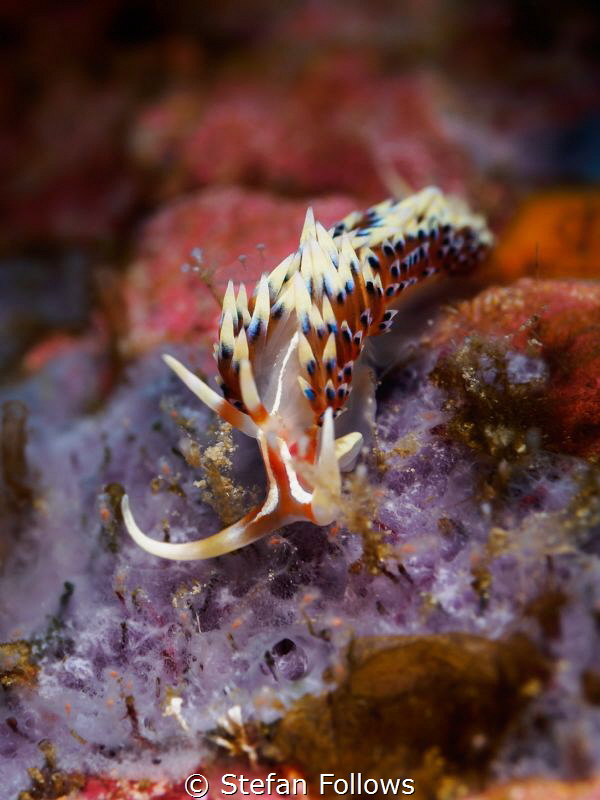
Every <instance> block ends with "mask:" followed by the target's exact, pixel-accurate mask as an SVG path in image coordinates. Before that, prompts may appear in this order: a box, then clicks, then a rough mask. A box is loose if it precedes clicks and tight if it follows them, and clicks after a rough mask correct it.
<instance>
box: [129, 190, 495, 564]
mask: <svg viewBox="0 0 600 800" xmlns="http://www.w3.org/2000/svg"><path fill="white" fill-rule="evenodd" d="M491 239H492V237H491V235H490V233H489V231H488V229H487V227H486V225H485V222H484V220H483V219H482V217H480V216H476V215H474V214H472V213H471V212H470V211H469V210H468V209H467V208H466V207H465V206H464V204H463V203H461V202H460V201H459V200H457V199H455V198H450V197H446V196H445V195H444V194H442V192H441V191H440V190H439V189H436V188H426V189H423V190H422V191H420V192H418V193H416V194H414V195H411V196H410V197H408V198H405V199H403V200H386V201H385V202H383V203H380V204H379V205H376V206H373V207H372V208H370V209H369V210H368V211H367V212H365V213H364V214H363V213H360V212H354V213H352V214H350V215H349V216H348V217H346V219H344V220H343V221H342V222H340V223H339V224H338V225H336V226H335V227H333V228H331V229H330V230H325V228H324V227H323V226H322V225H320V224H319V223H318V222H315V219H314V216H313V213H312V211H311V210H310V209H309V210H308V212H307V214H306V220H305V223H304V228H303V230H302V234H301V237H300V245H299V247H298V249H297V250H296V252H295V253H292V254H291V255H290V256H288V257H287V258H286V259H285V260H284V261H282V262H281V264H279V265H278V266H277V267H275V269H274V270H273V271H272V272H271V273H270V274H268V275H263V276H262V277H261V279H260V281H259V282H258V284H257V286H256V289H255V291H254V293H253V295H252V296H251V297H248V296H247V294H246V289H245V287H244V285H243V284H242V285H240V287H239V289H238V290H237V293H236V292H235V290H234V287H233V284H232V283H231V282H230V283H229V285H228V287H227V290H226V292H225V297H224V299H223V310H222V314H221V321H220V326H219V341H218V343H217V344H216V345H215V357H216V361H217V365H218V370H219V377H218V379H217V380H218V382H219V384H220V388H221V391H222V395H220V394H218V393H217V392H216V391H214V390H213V389H211V388H210V387H209V386H207V384H206V383H204V382H203V381H201V380H200V378H198V377H197V376H196V375H194V374H193V373H192V372H190V371H189V370H188V369H186V367H184V366H183V364H181V363H180V362H179V361H177V360H176V359H174V358H173V357H172V356H168V355H166V356H164V359H165V361H166V363H167V364H168V365H169V367H171V369H172V370H173V371H174V372H175V373H176V374H177V375H178V376H179V377H180V378H181V380H182V381H183V382H184V383H185V384H186V386H188V387H189V389H191V391H192V392H194V394H196V395H197V396H198V397H199V398H200V399H201V400H202V401H203V402H204V403H205V404H206V405H207V406H208V407H209V408H211V409H212V410H213V411H214V412H215V413H216V414H218V415H219V416H220V417H221V418H222V419H224V420H225V421H226V422H228V423H230V424H231V425H233V426H234V427H235V428H237V429H238V430H240V431H243V432H244V433H245V434H247V435H248V436H252V437H254V438H256V439H257V440H258V446H259V447H260V451H261V454H262V458H263V460H264V464H265V470H266V474H267V480H268V488H267V495H266V498H265V500H264V502H263V504H262V505H261V506H260V507H257V508H254V509H252V510H251V511H250V512H249V513H248V514H246V516H244V517H243V518H242V519H240V520H239V521H238V522H236V523H234V524H233V525H230V526H229V527H227V528H224V529H223V530H222V531H220V532H219V533H216V534H214V535H212V536H209V537H207V538H205V539H199V540H197V541H191V542H181V543H173V542H159V541H157V540H156V539H152V538H150V537H149V536H146V534H144V533H143V532H142V531H141V530H140V529H139V527H138V526H137V524H136V522H135V520H134V518H133V515H132V512H131V508H130V504H129V499H128V497H127V495H125V496H124V497H123V502H122V509H123V518H124V520H125V525H126V526H127V530H128V531H129V533H130V534H131V536H132V537H133V539H134V540H135V541H136V542H137V543H138V544H139V545H140V547H142V548H144V550H147V551H148V552H149V553H152V554H154V555H157V556H162V557H163V558H170V559H176V560H193V559H201V558H211V557H213V556H218V555H222V554H224V553H228V552H231V551H232V550H237V549H238V548H240V547H244V545H247V544H249V543H250V542H253V541H256V539H259V538H260V537H262V536H264V535H265V534H268V533H270V532H272V531H275V530H277V529H278V528H281V527H282V526H284V525H287V524H288V523H291V522H295V521H298V520H308V521H310V522H313V523H315V524H317V525H328V524H330V523H331V522H333V520H334V519H335V518H336V517H337V516H338V515H339V512H340V504H341V475H340V470H342V469H347V468H349V467H350V468H351V467H352V465H353V464H354V462H355V460H356V457H357V455H358V453H359V451H360V449H361V447H362V443H363V436H362V433H361V432H360V431H359V430H357V429H353V424H352V422H351V423H350V425H348V421H347V420H346V421H345V424H344V429H345V430H346V431H347V432H346V433H345V434H344V435H340V436H339V437H338V438H336V425H339V423H335V422H334V419H335V418H336V417H337V416H338V415H340V414H341V413H342V412H344V411H345V410H347V408H348V407H349V406H352V407H353V408H358V409H359V414H360V407H361V404H364V403H367V402H369V400H370V397H367V396H365V397H357V395H359V394H360V393H361V392H363V393H366V394H369V393H370V395H372V391H373V384H372V382H371V381H369V380H365V378H364V369H365V367H364V362H365V353H366V351H367V350H368V344H369V342H370V341H371V340H372V339H373V337H377V336H379V335H380V334H383V333H386V332H387V331H389V329H390V327H391V325H392V320H393V318H394V315H395V314H396V313H397V307H398V305H399V304H400V302H401V297H402V295H404V293H405V292H407V290H409V289H410V287H412V286H414V285H415V284H418V283H419V282H421V281H423V280H425V279H427V278H429V277H430V276H434V275H436V274H438V273H449V274H451V275H452V274H464V273H466V272H468V271H469V270H470V269H472V268H473V267H474V266H475V265H476V264H477V263H478V262H479V261H480V260H481V259H482V257H483V256H484V255H485V253H486V251H487V249H488V247H489V245H490V243H491ZM353 385H354V390H353ZM365 387H366V388H365ZM351 392H352V396H351ZM340 422H342V420H340ZM357 427H358V426H357Z"/></svg>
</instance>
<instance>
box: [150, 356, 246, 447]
mask: <svg viewBox="0 0 600 800" xmlns="http://www.w3.org/2000/svg"><path fill="white" fill-rule="evenodd" d="M163 361H164V362H165V364H167V366H169V367H170V368H171V369H172V370H173V372H174V373H175V374H176V375H177V377H178V378H180V379H181V380H182V381H183V383H185V385H186V386H187V387H188V389H190V390H191V391H192V392H193V393H194V394H195V395H196V397H198V398H199V399H200V400H202V402H203V403H204V404H205V405H206V406H208V407H209V408H210V409H211V411H214V412H215V414H218V415H219V416H220V417H222V418H223V419H226V420H227V422H230V423H231V424H232V425H233V426H234V427H236V428H237V429H238V430H240V431H242V433H245V434H246V435H247V436H252V437H253V438H254V439H256V437H257V436H258V428H257V427H256V425H255V424H254V422H253V421H252V420H251V419H250V417H249V416H248V415H247V414H244V413H243V411H240V410H239V409H237V408H234V407H233V406H232V405H231V403H228V402H227V401H226V400H224V399H223V397H221V395H219V394H217V393H216V392H215V391H214V390H213V389H211V388H210V386H207V385H206V384H205V383H204V381H202V380H200V378H199V377H198V376H197V375H194V373H193V372H190V370H189V369H188V368H187V367H184V366H183V364H182V363H181V362H180V361H177V359H176V358H173V356H170V355H166V354H165V355H163ZM225 409H226V413H224V411H225Z"/></svg>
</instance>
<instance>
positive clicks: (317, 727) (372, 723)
mask: <svg viewBox="0 0 600 800" xmlns="http://www.w3.org/2000/svg"><path fill="white" fill-rule="evenodd" d="M532 283H533V286H532V287H530V297H533V298H535V282H532ZM581 286H582V287H583V288H582V289H581V291H582V292H584V291H585V287H584V285H581ZM546 290H548V286H546ZM494 291H496V290H489V291H488V293H486V292H484V293H483V295H480V297H479V298H476V300H475V301H473V302H480V303H481V302H482V299H481V298H482V297H485V295H486V294H489V293H490V292H494ZM501 291H502V292H505V293H507V296H508V295H510V294H511V292H512V293H513V296H515V293H518V292H519V291H522V290H521V289H519V288H508V289H504V290H501ZM589 291H590V292H591V293H592V294H593V291H594V290H593V289H592V288H590V289H589ZM590 296H591V295H590ZM533 311H536V307H535V305H534V306H533ZM533 311H532V313H533ZM455 312H456V308H450V309H445V310H442V311H440V312H438V319H437V321H435V322H432V323H431V325H426V326H425V328H424V330H421V331H420V332H419V331H415V332H414V334H413V335H412V336H407V337H406V338H405V339H404V340H403V341H402V344H401V345H399V346H398V353H397V366H396V367H394V368H393V369H391V370H389V371H388V373H387V374H386V375H384V376H382V378H381V382H380V385H379V389H378V397H377V415H376V419H375V424H374V430H373V436H372V447H371V448H370V449H368V451H366V452H364V454H363V456H362V457H361V460H360V461H359V463H358V465H357V467H356V469H355V470H354V471H353V472H351V473H349V474H348V475H347V476H346V478H345V485H344V487H343V490H344V493H345V494H344V498H345V502H344V504H343V509H342V513H341V515H340V519H339V520H338V521H337V522H336V523H335V524H334V525H332V526H330V527H329V528H318V527H315V526H313V525H311V524H309V523H296V524H294V525H290V526H288V527H287V528H285V529H283V530H281V531H279V532H278V533H276V534H273V535H271V536H270V537H267V538H265V539H262V540H261V541H259V542H256V543H255V544H252V545H250V546H249V547H247V548H245V549H243V550H241V551H238V552H235V553H232V554H229V555H226V556H223V557H221V558H218V559H211V560H207V561H202V562H191V563H188V562H181V563H178V562H166V561H162V560H160V559H156V558H155V557H153V556H150V555H148V554H147V553H145V552H143V551H142V550H141V549H139V548H138V547H137V546H136V545H135V544H134V543H133V542H132V541H131V540H130V538H129V537H128V536H127V535H126V533H125V531H124V528H123V522H122V518H121V515H120V501H121V498H122V495H123V493H124V489H125V487H126V488H127V491H128V493H129V495H130V496H131V498H132V502H133V503H135V508H136V513H137V514H138V516H139V521H140V525H141V526H142V527H144V528H145V529H146V530H151V531H154V535H155V536H157V537H159V536H162V537H164V538H165V540H168V541H171V542H177V541H184V540H186V539H190V538H197V537H198V536H199V535H204V534H205V535H208V534H210V533H212V532H213V531H215V530H218V529H219V527H220V526H221V525H222V524H227V522H228V521H229V520H230V519H232V518H233V519H235V518H237V517H236V514H237V513H238V512H239V510H240V509H241V510H242V511H243V510H244V509H245V508H247V507H249V506H250V505H252V504H253V503H254V502H256V499H257V498H259V497H260V495H261V493H262V492H263V491H264V477H263V476H262V474H261V467H260V464H259V457H258V453H257V452H256V451H255V449H254V448H253V443H252V442H251V441H249V440H246V441H244V437H238V434H237V433H235V432H232V431H231V429H229V428H228V427H227V426H224V425H222V424H220V423H218V422H216V420H215V418H214V416H213V415H212V414H211V413H210V412H209V411H208V410H207V409H205V408H203V407H202V406H201V405H200V404H199V403H198V402H197V401H196V400H195V399H194V398H193V397H192V396H191V394H190V393H189V392H188V391H187V390H186V388H185V387H183V386H181V385H180V383H179V381H178V380H177V378H176V377H175V376H173V375H169V374H168V373H167V371H166V370H165V369H164V365H163V364H162V362H161V360H160V353H159V352H158V351H155V352H152V353H149V354H148V355H146V356H144V357H143V358H141V359H140V360H139V361H138V362H137V363H135V364H134V365H132V366H131V367H130V368H129V369H128V371H127V373H126V376H125V378H124V380H123V381H122V383H121V385H120V386H119V387H118V388H117V389H116V390H115V391H114V392H113V393H112V395H111V397H110V399H109V400H108V402H107V403H106V404H105V405H104V407H103V408H102V409H100V410H98V411H97V412H96V413H94V414H93V415H90V414H84V413H83V410H84V409H85V403H84V399H83V398H80V400H78V402H79V403H80V407H79V408H77V407H76V402H75V401H72V400H70V399H69V398H68V397H62V396H61V393H60V392H58V391H52V390H48V371H49V370H56V369H57V366H56V364H54V365H51V366H50V365H47V366H46V367H45V368H44V369H42V370H41V371H40V372H39V373H38V374H37V375H36V376H34V377H32V378H30V379H29V381H28V383H27V385H26V386H24V387H22V389H21V387H19V386H15V387H12V389H10V390H9V389H3V390H2V396H1V397H0V401H2V402H3V403H4V405H3V409H4V411H3V417H2V420H3V421H2V426H3V427H2V448H1V450H0V452H1V454H2V472H1V473H0V475H1V480H2V485H1V491H2V494H1V495H0V499H1V502H2V503H3V508H4V509H5V512H6V513H5V517H6V519H7V520H9V530H10V536H7V535H6V532H5V531H3V537H2V566H3V577H2V585H1V589H0V629H1V632H2V635H1V640H2V641H3V642H4V644H2V645H0V682H1V684H2V693H3V697H2V703H3V715H2V716H3V719H4V724H3V725H2V726H1V727H0V764H1V766H0V772H1V774H2V776H3V784H4V792H5V796H6V797H13V796H16V795H17V794H18V792H19V791H24V790H26V789H27V787H28V786H29V783H30V776H28V773H27V769H28V768H31V767H40V766H41V765H42V764H43V761H44V754H43V752H41V751H40V749H39V746H38V745H39V742H40V741H44V742H46V743H51V746H52V748H53V753H54V754H55V756H53V757H55V758H56V761H57V763H58V765H59V766H60V769H61V770H62V771H63V772H64V773H65V774H67V775H68V774H81V773H87V774H101V775H108V776H113V777H144V778H149V779H158V778H165V777H167V778H170V779H182V778H183V777H185V775H186V774H187V773H188V771H190V770H192V769H193V768H194V767H195V766H196V765H197V764H198V763H209V762H212V761H214V760H215V759H216V760H218V759H223V758H225V757H227V756H228V755H230V754H233V755H238V756H239V755H243V756H244V758H250V760H251V761H252V762H253V763H256V762H257V761H258V762H260V761H261V759H271V760H275V761H282V762H285V763H296V764H297V765H298V766H299V767H300V769H301V770H302V771H303V772H304V773H305V774H307V775H309V776H310V775H314V774H316V773H317V772H319V770H320V769H321V768H324V767H329V766H331V765H333V767H334V768H336V769H337V768H340V769H342V768H343V769H349V768H350V767H349V766H348V764H349V762H348V753H349V752H354V753H355V754H356V752H357V751H358V750H360V753H361V755H359V756H355V761H356V767H354V762H353V765H352V766H353V768H356V769H358V768H359V767H361V765H362V766H363V767H364V770H365V774H367V773H369V774H384V775H385V774H391V773H390V770H392V766H393V765H392V764H391V760H390V758H391V757H390V758H387V759H386V758H383V757H378V756H377V753H378V752H383V751H386V752H389V753H390V754H392V755H393V759H394V763H395V764H396V768H397V765H398V763H401V764H403V765H405V766H406V768H407V769H411V770H413V773H414V774H415V775H417V776H418V777H420V780H421V786H422V787H426V786H429V787H431V788H432V791H434V790H436V791H437V790H438V789H439V787H440V786H441V785H442V782H443V781H449V780H453V781H455V786H458V785H466V786H471V787H478V786H481V785H484V784H485V783H486V781H487V780H488V779H493V780H497V781H501V780H508V779H512V778H517V777H521V776H530V775H533V776H540V775H541V776H554V777H561V778H583V777H586V776H588V775H590V774H592V773H594V772H595V771H596V770H598V768H599V767H600V744H599V743H600V691H599V689H598V687H599V685H600V670H599V669H598V663H599V662H598V658H599V655H600V628H599V617H600V588H599V587H600V564H599V561H598V553H599V552H600V551H599V548H598V531H599V526H600V473H599V472H598V467H597V465H596V464H595V462H594V460H593V459H590V458H585V457H583V456H581V455H577V454H575V453H573V452H572V450H570V449H568V448H567V449H565V448H563V447H562V446H560V439H558V440H557V439H556V438H553V436H552V427H551V426H549V425H548V424H547V419H546V417H545V415H544V402H545V401H544V398H545V393H546V392H547V391H548V387H551V386H552V385H553V380H554V378H555V374H556V370H557V369H558V367H557V366H556V360H554V361H549V360H547V359H546V358H545V357H544V347H543V346H542V347H539V346H537V345H536V344H535V341H534V339H535V335H534V333H531V336H529V339H527V337H526V339H527V340H526V341H525V343H523V342H521V341H520V340H517V339H516V338H514V337H511V335H507V334H506V332H505V331H501V330H500V326H499V328H498V331H497V332H496V333H495V332H494V330H493V329H490V326H489V325H488V326H487V328H485V330H483V332H482V331H481V330H477V326H476V325H474V326H473V328H472V331H471V333H470V334H469V335H466V336H464V335H461V336H456V337H453V333H452V320H453V315H455ZM465 313H466V312H465ZM539 313H540V314H541V315H542V316H543V310H542V311H540V312H539ZM432 315H433V312H432ZM483 327H484V326H483ZM542 345H543V342H542ZM175 350H176V348H175ZM176 355H177V356H178V357H180V358H181V359H185V360H186V363H188V364H190V365H191V368H192V369H206V366H207V360H206V355H205V354H204V353H201V352H193V351H191V350H190V349H185V350H184V349H182V348H180V349H179V351H177V352H176ZM69 358H70V359H73V358H74V356H73V354H70V355H69ZM82 359H85V356H84V355H82ZM72 368H73V369H81V370H82V371H83V370H84V369H86V366H85V363H82V364H80V365H77V364H74V365H73V366H72ZM561 368H564V365H563V366H562V367H561ZM59 374H60V370H59ZM20 395H22V396H24V397H26V400H27V406H28V408H29V416H28V417H27V418H26V419H25V417H24V416H23V415H24V413H25V412H24V410H23V408H22V407H21V406H18V405H15V402H16V401H17V400H18V398H19V396H20ZM77 397H78V398H79V397H80V395H77ZM69 403H75V405H74V406H73V408H72V409H71V413H70V415H69V416H70V418H69V419H68V420H67V418H66V417H65V415H64V413H63V412H62V408H63V406H64V405H65V404H69ZM557 442H558V444H557ZM11 464H12V465H13V466H12V468H11ZM15 465H16V466H15ZM11 469H13V472H11ZM14 469H17V473H15V472H14ZM14 474H17V482H18V486H17V484H15V481H14V480H12V479H11V478H10V475H14ZM11 480H12V482H11ZM15 486H17V489H18V488H19V487H20V490H19V491H17V489H16V488H15ZM15 492H16V494H15ZM478 709H479V710H478ZM481 709H483V713H482V712H481ZM232 720H237V721H239V720H241V724H240V725H237V727H236V726H235V725H234V724H233V723H232ZM377 720H379V722H377ZM403 720H404V722H403ZM317 722H318V724H317ZM409 723H410V724H409ZM244 730H247V731H248V735H247V737H246V738H244V740H243V741H242V742H241V744H240V735H239V734H240V731H244ZM232 731H237V733H238V736H237V738H236V736H235V735H234V734H233V733H232ZM341 731H343V733H342V732H341ZM242 738H243V737H242ZM364 740H366V743H365V742H364ZM359 742H363V743H362V744H360V746H359ZM46 746H49V745H46ZM386 748H387V750H386ZM461 782H462V783H461ZM444 785H446V784H444Z"/></svg>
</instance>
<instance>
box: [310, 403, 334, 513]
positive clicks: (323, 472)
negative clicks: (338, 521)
mask: <svg viewBox="0 0 600 800" xmlns="http://www.w3.org/2000/svg"><path fill="white" fill-rule="evenodd" d="M341 491H342V480H341V476H340V468H339V465H338V460H337V456H336V453H335V439H334V431H333V412H332V410H331V408H328V409H327V410H326V411H325V414H324V416H323V427H322V428H321V441H320V443H319V455H318V458H317V464H316V477H315V489H314V491H313V495H312V502H311V507H312V512H313V516H314V518H315V522H317V523H318V524H319V525H329V523H331V522H333V520H334V519H335V518H336V516H337V515H338V513H339V508H340V500H341Z"/></svg>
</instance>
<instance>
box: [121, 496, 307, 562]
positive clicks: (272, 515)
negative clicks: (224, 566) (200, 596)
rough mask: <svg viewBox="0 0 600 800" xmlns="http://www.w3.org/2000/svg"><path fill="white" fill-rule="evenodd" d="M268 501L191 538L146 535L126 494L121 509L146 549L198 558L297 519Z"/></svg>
mask: <svg viewBox="0 0 600 800" xmlns="http://www.w3.org/2000/svg"><path fill="white" fill-rule="evenodd" d="M267 503H268V498H267V500H266V501H265V504H264V505H263V506H260V507H258V508H255V509H253V510H252V511H250V512H249V513H248V514H246V515H245V516H244V517H242V519H240V520H238V521H237V522H234V524H233V525H229V526H228V527H227V528H223V530H221V531H219V532H218V533H215V534H213V535H212V536H208V537H207V538H206V539H196V540H194V541H191V542H159V541H158V540H157V539H152V538H151V537H150V536H147V535H146V534H145V533H144V532H143V531H142V530H141V529H140V528H139V526H138V524H137V523H136V521H135V519H134V517H133V514H132V512H131V506H130V503H129V498H128V497H127V495H124V496H123V500H122V501H121V510H122V512H123V520H124V522H125V527H126V528H127V531H128V533H129V535H130V536H131V538H132V539H133V540H134V541H135V543H136V544H137V545H139V546H140V547H141V548H142V549H143V550H145V551H146V552H147V553H150V554H151V555H153V556H159V557H160V558H167V559H170V560H171V561H197V560H201V559H205V558H215V557H216V556H222V555H225V554H226V553H231V552H233V551H234V550H239V549H240V548H241V547H245V546H246V545H248V544H251V543H252V542H255V541H257V540H258V539H262V537H263V536H266V535H267V534H269V533H273V532H274V531H276V530H279V528H281V527H283V526H284V525H287V524H289V523H290V522H294V521H295V520H296V519H298V518H297V517H294V516H293V515H291V516H290V515H288V516H286V515H285V514H284V513H282V511H281V509H279V507H278V506H276V507H275V508H274V509H272V510H265V507H266V505H267Z"/></svg>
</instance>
